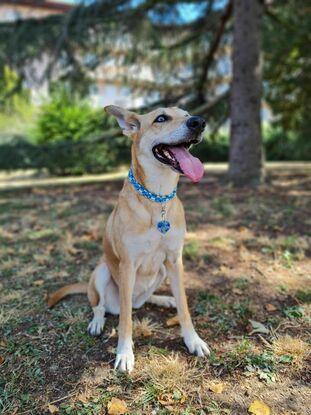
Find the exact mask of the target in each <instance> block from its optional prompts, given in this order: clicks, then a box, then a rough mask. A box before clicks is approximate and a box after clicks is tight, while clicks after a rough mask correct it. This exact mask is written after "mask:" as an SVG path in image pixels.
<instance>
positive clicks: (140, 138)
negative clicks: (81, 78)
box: [105, 105, 206, 182]
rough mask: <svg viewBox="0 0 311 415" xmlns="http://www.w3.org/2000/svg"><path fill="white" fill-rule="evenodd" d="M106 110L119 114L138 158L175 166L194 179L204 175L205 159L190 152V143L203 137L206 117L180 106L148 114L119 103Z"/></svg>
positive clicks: (160, 164) (195, 180)
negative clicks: (126, 107) (119, 105)
mask: <svg viewBox="0 0 311 415" xmlns="http://www.w3.org/2000/svg"><path fill="white" fill-rule="evenodd" d="M105 110H106V112H107V113H108V114H110V115H113V116H115V117H116V119H117V121H118V123H119V125H120V127H121V128H122V130H123V134H125V135H127V136H130V137H131V138H132V139H133V142H134V146H135V149H136V152H137V158H138V159H143V160H148V162H152V163H157V164H158V165H159V166H162V167H164V168H171V169H173V170H174V171H175V172H177V173H181V174H185V175H186V176H187V177H189V178H190V179H191V180H192V181H193V182H197V181H199V180H200V179H201V178H202V176H203V172H204V169H203V165H202V163H201V161H200V160H199V159H198V158H196V157H194V156H192V155H191V154H190V153H189V148H190V146H191V145H193V144H197V143H199V142H200V141H201V140H202V133H203V131H204V129H205V125H206V123H205V120H204V119H203V118H202V117H199V116H190V115H189V114H188V112H186V111H184V110H182V109H180V108H177V107H172V108H159V109H157V110H154V111H151V112H149V113H148V114H144V115H138V114H136V113H134V112H131V111H127V110H125V109H123V108H120V107H117V106H115V105H109V106H107V107H105Z"/></svg>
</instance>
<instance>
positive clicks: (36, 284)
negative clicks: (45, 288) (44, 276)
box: [32, 280, 44, 287]
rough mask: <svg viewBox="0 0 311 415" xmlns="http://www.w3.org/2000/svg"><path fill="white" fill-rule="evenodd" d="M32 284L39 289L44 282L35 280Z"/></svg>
mask: <svg viewBox="0 0 311 415" xmlns="http://www.w3.org/2000/svg"><path fill="white" fill-rule="evenodd" d="M32 284H33V285H35V286H36V287H40V285H43V284H44V280H36V281H34V282H33V283H32Z"/></svg>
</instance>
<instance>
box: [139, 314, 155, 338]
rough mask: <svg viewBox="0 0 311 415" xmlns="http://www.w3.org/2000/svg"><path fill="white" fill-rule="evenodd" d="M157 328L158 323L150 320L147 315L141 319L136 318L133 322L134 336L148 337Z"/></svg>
mask: <svg viewBox="0 0 311 415" xmlns="http://www.w3.org/2000/svg"><path fill="white" fill-rule="evenodd" d="M159 329H160V326H159V324H157V323H154V322H152V321H151V320H150V318H148V317H144V318H143V319H142V320H138V319H136V320H134V322H133V335H134V337H150V336H152V335H153V333H154V332H156V331H158V330H159Z"/></svg>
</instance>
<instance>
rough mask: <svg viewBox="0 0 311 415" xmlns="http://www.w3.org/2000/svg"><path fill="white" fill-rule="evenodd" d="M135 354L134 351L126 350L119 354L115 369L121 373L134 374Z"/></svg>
mask: <svg viewBox="0 0 311 415" xmlns="http://www.w3.org/2000/svg"><path fill="white" fill-rule="evenodd" d="M134 361H135V359H134V353H133V350H124V351H121V352H120V353H117V357H116V361H115V364H114V368H115V369H116V370H119V371H120V372H129V373H130V372H132V370H133V369H134Z"/></svg>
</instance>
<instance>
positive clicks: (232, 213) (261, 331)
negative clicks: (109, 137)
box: [0, 167, 311, 415]
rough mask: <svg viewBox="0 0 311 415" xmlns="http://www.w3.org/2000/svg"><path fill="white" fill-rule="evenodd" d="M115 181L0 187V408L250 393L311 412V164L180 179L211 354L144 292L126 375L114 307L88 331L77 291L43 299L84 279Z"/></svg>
mask: <svg viewBox="0 0 311 415" xmlns="http://www.w3.org/2000/svg"><path fill="white" fill-rule="evenodd" d="M121 186H122V181H121V180H116V181H108V182H103V183H95V184H72V185H61V186H49V187H32V188H25V189H19V190H12V191H2V192H1V193H0V226H1V230H0V260H1V271H0V294H1V295H0V327H1V330H0V413H1V414H12V415H13V414H26V413H28V414H39V415H41V414H50V413H56V414H79V415H80V414H82V415H84V414H106V413H108V412H109V413H110V414H114V413H115V414H124V413H128V414H135V415H136V414H137V415H138V414H144V415H145V414H146V415H149V414H150V415H151V414H160V415H165V414H182V415H190V414H193V415H194V414H195V415H204V414H231V415H243V414H247V413H249V412H248V410H249V408H252V407H250V405H251V404H252V402H254V400H258V401H260V402H259V405H261V408H262V411H263V412H258V411H257V412H253V413H254V414H263V415H265V414H269V413H271V414H272V415H285V414H286V415H294V414H295V415H307V414H311V409H310V408H311V398H310V396H311V394H310V388H309V387H308V385H310V380H311V376H310V301H311V288H310V287H311V284H310V278H311V258H310V254H311V248H310V241H311V232H310V230H311V218H310V209H311V199H310V196H311V168H309V169H297V168H295V169H294V170H290V169H289V168H288V167H286V168H283V169H282V168H279V169H275V170H273V169H272V170H270V171H269V175H268V182H267V184H266V185H264V186H262V187H261V188H259V189H258V190H250V189H239V190H237V189H233V188H231V187H230V186H228V185H227V184H226V182H225V181H224V177H223V174H222V173H221V172H207V174H206V175H205V179H204V180H203V181H202V182H201V183H200V184H199V185H192V184H190V183H189V182H187V181H185V180H182V182H181V184H180V186H179V189H178V194H179V196H180V198H181V199H182V200H183V202H184V205H185V211H186V217H187V223H188V235H187V239H186V244H185V249H184V258H185V269H186V287H187V294H188V298H189V305H190V308H191V312H192V315H193V319H194V322H195V326H196V327H197V330H198V332H199V333H200V335H201V336H202V337H203V338H204V339H205V340H206V341H207V342H208V343H209V345H210V348H211V350H212V354H211V356H210V358H208V359H199V358H196V357H193V356H191V355H189V353H188V352H187V350H186V348H185V346H184V345H183V342H182V339H181V338H180V335H179V326H178V323H177V322H176V319H172V318H173V317H174V316H175V314H176V313H175V312H174V310H173V309H160V308H157V307H156V306H151V305H145V306H144V307H143V308H142V309H140V310H136V311H134V312H133V318H134V321H135V324H134V325H135V329H134V335H135V338H134V343H135V350H134V351H135V356H136V368H135V370H134V372H133V373H132V374H131V375H122V374H118V373H115V372H114V371H113V360H114V356H115V347H116V342H117V335H116V333H117V324H118V319H117V317H113V316H108V318H107V322H106V327H105V330H104V333H103V334H102V335H101V336H100V337H99V338H92V337H90V336H89V335H88V334H87V332H86V328H87V324H88V321H89V320H90V317H91V310H90V308H89V306H88V303H87V299H86V297H85V296H82V295H81V296H73V297H71V298H68V299H66V300H65V301H63V302H62V303H60V304H58V305H57V306H56V307H55V308H54V309H52V310H48V308H47V306H46V296H47V293H51V292H52V291H53V290H55V289H57V288H59V287H61V286H63V285H65V284H68V283H71V282H75V281H87V280H88V278H89V276H90V273H91V271H92V270H93V268H94V267H95V265H96V263H97V261H98V259H99V257H100V255H101V238H102V234H103V230H104V226H105V221H106V219H107V217H108V215H109V213H110V212H111V210H112V208H113V206H114V204H115V202H116V199H117V196H118V192H119V190H120V188H121ZM159 292H162V293H169V292H170V288H169V285H164V286H163V287H161V289H160V290H159ZM113 398H117V399H120V400H121V402H119V401H118V400H115V399H113ZM117 405H119V408H118V407H117ZM265 405H266V406H265ZM267 407H269V408H270V412H269V411H268V409H267ZM109 408H110V409H109ZM251 410H252V409H250V411H251ZM250 413H251V412H250Z"/></svg>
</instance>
